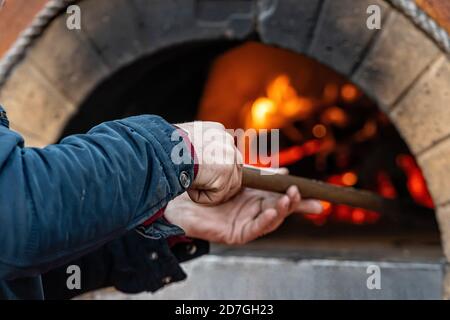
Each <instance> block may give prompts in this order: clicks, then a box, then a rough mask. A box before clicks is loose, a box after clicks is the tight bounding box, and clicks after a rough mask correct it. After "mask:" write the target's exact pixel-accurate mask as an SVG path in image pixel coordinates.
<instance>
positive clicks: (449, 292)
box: [442, 258, 450, 300]
mask: <svg viewBox="0 0 450 320" xmlns="http://www.w3.org/2000/svg"><path fill="white" fill-rule="evenodd" d="M447 260H448V258H447ZM443 287H444V289H443V294H442V297H443V298H444V299H445V300H450V265H449V264H447V266H446V268H445V276H444V285H443Z"/></svg>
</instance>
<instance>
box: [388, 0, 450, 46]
mask: <svg viewBox="0 0 450 320" xmlns="http://www.w3.org/2000/svg"><path fill="white" fill-rule="evenodd" d="M388 1H389V2H390V3H391V4H392V5H393V6H394V7H396V8H398V9H400V10H401V11H402V12H403V13H404V14H406V15H407V16H408V17H410V18H411V19H412V20H413V22H414V23H415V24H416V25H418V26H419V27H420V28H421V29H422V30H424V31H425V32H426V33H427V34H428V35H430V36H431V37H432V38H433V39H434V40H435V41H436V42H437V43H438V44H439V45H440V46H441V48H442V49H443V50H444V51H445V52H447V53H450V36H449V34H448V33H447V31H446V30H445V29H444V28H442V27H441V26H439V25H438V24H437V23H436V21H434V20H433V19H432V18H431V17H430V16H429V15H428V14H426V13H425V12H424V11H423V10H422V9H421V8H419V6H418V5H417V4H416V3H415V2H414V0H388Z"/></svg>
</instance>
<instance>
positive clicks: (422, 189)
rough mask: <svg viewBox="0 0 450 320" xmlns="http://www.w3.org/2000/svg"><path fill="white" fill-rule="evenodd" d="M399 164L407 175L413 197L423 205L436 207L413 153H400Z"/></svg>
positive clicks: (408, 185) (409, 189)
mask: <svg viewBox="0 0 450 320" xmlns="http://www.w3.org/2000/svg"><path fill="white" fill-rule="evenodd" d="M396 160H397V165H398V166H399V167H400V168H401V169H402V170H403V172H405V174H406V176H407V183H406V185H407V187H408V191H409V193H410V194H411V197H412V198H413V199H414V200H415V201H416V202H417V203H418V204H421V205H424V206H426V207H429V208H434V203H433V199H432V198H431V195H430V193H429V191H428V188H427V184H426V181H425V178H424V177H423V175H422V172H421V171H420V168H419V166H418V165H417V163H416V161H415V160H414V158H413V157H412V156H411V155H406V154H400V155H398V156H397V159H396Z"/></svg>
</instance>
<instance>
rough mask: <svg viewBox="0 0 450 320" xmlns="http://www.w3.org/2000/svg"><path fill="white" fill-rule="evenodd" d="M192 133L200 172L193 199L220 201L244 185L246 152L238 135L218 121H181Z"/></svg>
mask: <svg viewBox="0 0 450 320" xmlns="http://www.w3.org/2000/svg"><path fill="white" fill-rule="evenodd" d="M177 126H178V127H179V128H181V129H183V130H184V131H185V132H186V133H187V134H188V136H189V139H190V140H191V143H192V145H193V146H194V149H195V153H196V155H197V158H198V164H199V167H198V173H197V177H196V178H195V180H194V182H193V184H192V186H191V187H190V188H189V190H188V194H189V196H190V197H191V199H192V200H193V201H195V202H197V203H202V204H209V205H213V204H218V203H222V202H224V201H226V200H227V199H229V198H231V197H232V196H234V195H235V194H236V193H237V192H238V191H239V189H240V188H241V181H242V156H241V154H240V152H239V150H238V149H237V148H236V146H235V145H234V138H233V136H232V135H231V134H229V133H228V132H226V131H225V127H224V126H223V125H222V124H220V123H217V122H189V123H183V124H177Z"/></svg>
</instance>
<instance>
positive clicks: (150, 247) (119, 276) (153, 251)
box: [112, 238, 209, 293]
mask: <svg viewBox="0 0 450 320" xmlns="http://www.w3.org/2000/svg"><path fill="white" fill-rule="evenodd" d="M130 240H131V239H130ZM128 245H131V246H132V248H129V249H127V250H117V252H121V253H126V252H132V256H130V257H121V256H119V255H117V254H116V255H115V257H114V259H115V261H114V263H113V264H114V268H113V274H112V278H113V279H114V281H113V283H114V286H115V287H116V288H117V289H118V290H120V291H122V292H125V293H140V292H145V291H151V292H154V291H156V290H158V289H160V288H162V287H164V286H166V285H168V284H170V283H173V282H178V281H182V280H184V279H186V277H187V276H186V273H185V272H184V271H183V269H182V268H181V266H180V263H181V262H184V261H187V260H191V259H194V258H197V257H199V256H201V255H204V254H206V253H208V252H209V243H208V242H205V241H202V240H195V239H194V240H193V242H192V243H190V244H177V245H176V246H175V247H173V248H170V247H169V245H168V243H167V241H166V240H165V239H160V240H153V239H148V238H147V239H145V238H140V240H138V241H136V242H135V241H131V242H129V243H128Z"/></svg>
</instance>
